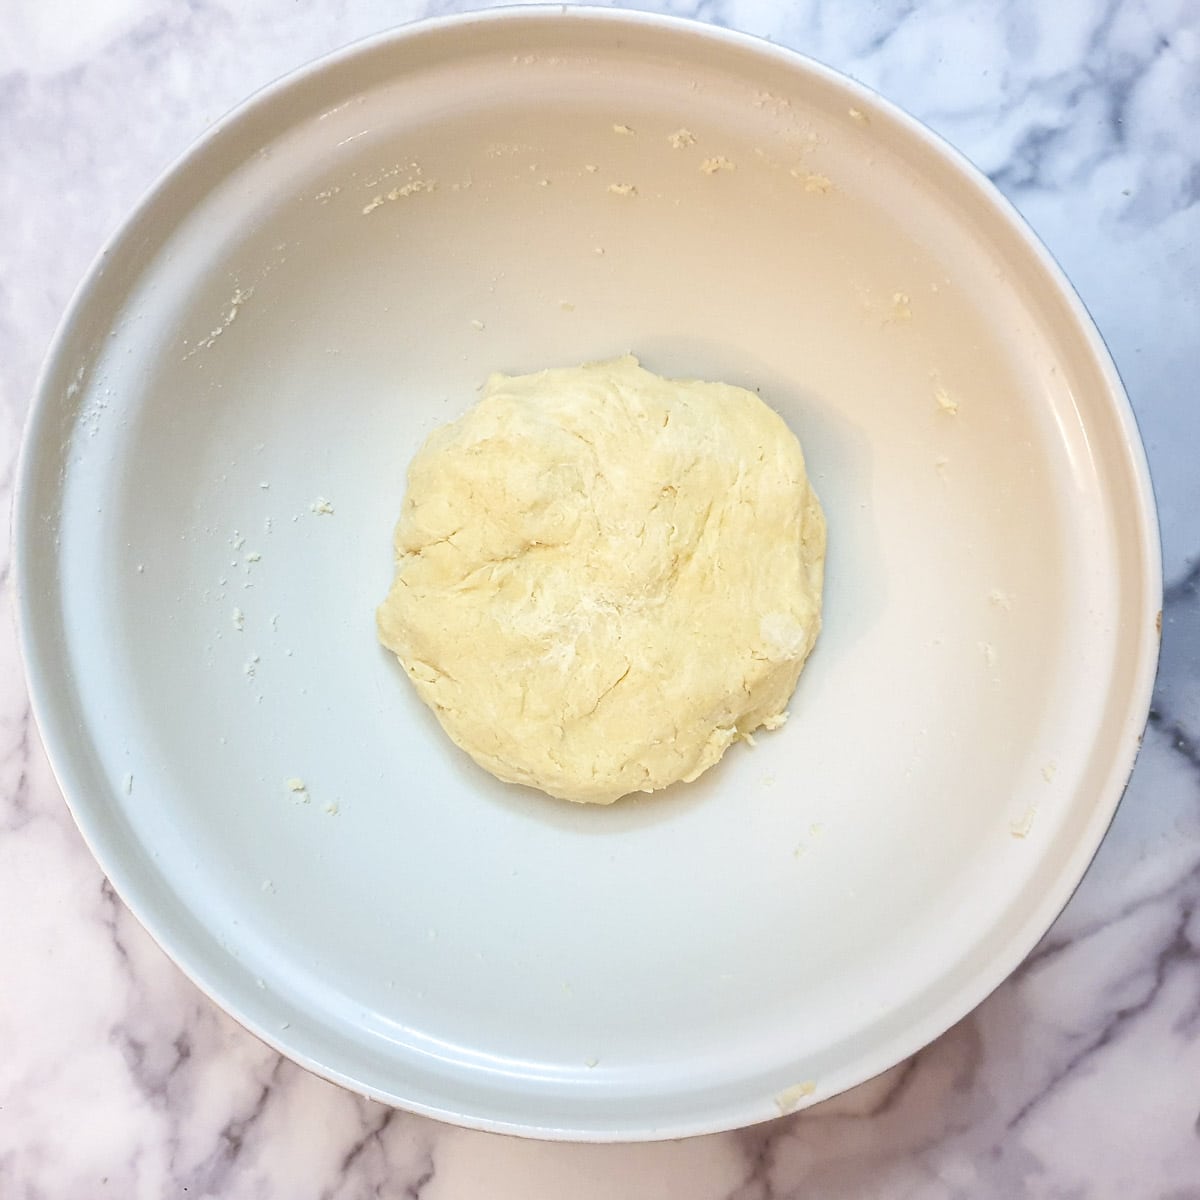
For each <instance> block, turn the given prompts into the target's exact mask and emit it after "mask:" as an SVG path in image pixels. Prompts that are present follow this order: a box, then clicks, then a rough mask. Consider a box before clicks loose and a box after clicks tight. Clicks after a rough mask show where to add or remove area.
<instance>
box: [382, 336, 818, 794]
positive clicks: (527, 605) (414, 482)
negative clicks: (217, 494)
mask: <svg viewBox="0 0 1200 1200" xmlns="http://www.w3.org/2000/svg"><path fill="white" fill-rule="evenodd" d="M395 549H396V577H395V582H394V583H393V584H392V588H391V590H390V592H389V593H388V596H387V599H386V600H385V601H384V602H383V604H382V605H381V606H380V608H379V610H378V614H377V617H378V627H379V637H380V640H381V641H382V642H383V644H384V645H385V646H387V647H388V648H389V649H390V650H392V651H393V652H394V653H395V654H396V656H397V657H398V658H399V660H400V662H401V664H402V665H403V667H404V669H405V671H407V672H408V675H409V677H410V678H411V679H412V681H413V684H414V685H415V686H416V689H417V691H418V693H419V694H420V696H421V699H422V700H424V701H425V702H426V703H427V704H428V705H429V706H430V707H431V708H432V709H433V711H434V712H435V713H436V714H437V717H438V720H439V721H440V722H441V723H442V727H443V728H444V729H445V730H446V732H447V733H448V734H449V735H450V737H451V738H453V739H454V741H455V742H457V743H458V744H459V745H460V746H461V747H462V748H463V749H464V750H466V751H467V753H468V754H470V755H471V757H472V758H474V759H475V761H476V762H477V763H479V764H480V765H481V766H483V767H485V768H486V769H487V770H489V771H491V772H492V773H493V774H494V775H498V776H499V777H500V778H501V779H505V780H509V781H510V782H513V783H522V784H528V785H530V786H532V787H536V788H541V789H542V790H543V791H545V792H549V793H550V795H552V796H558V797H561V798H563V799H565V800H574V801H581V802H583V801H591V802H593V803H598V804H608V803H611V802H612V801H613V800H616V799H617V798H618V797H620V796H624V795H625V794H627V793H629V792H634V791H643V792H650V791H654V790H656V789H657V788H663V787H666V786H667V785H668V784H670V783H674V782H676V781H677V780H681V779H683V780H691V779H695V778H696V777H697V776H698V775H699V774H701V772H703V771H706V770H707V769H708V768H709V767H711V766H712V765H713V763H715V762H716V761H717V760H718V759H719V758H720V757H721V755H722V754H723V753H724V752H725V749H726V747H728V746H729V744H730V743H731V742H732V741H734V739H736V738H738V737H748V735H749V734H750V733H751V732H752V731H753V730H755V729H757V728H759V727H760V726H765V727H766V728H768V729H774V728H775V727H777V726H778V725H781V724H782V723H783V721H784V720H785V719H786V715H787V714H786V713H785V711H784V710H785V708H786V706H787V703H788V700H789V698H790V697H791V694H792V691H793V690H794V688H795V686H796V680H797V679H798V678H799V675H800V670H801V668H802V667H803V665H804V660H805V659H806V658H807V657H808V653H809V651H810V650H811V649H812V647H813V642H814V641H815V640H816V637H817V632H818V630H819V629H820V625H821V585H822V580H823V576H824V560H825V518H824V516H823V514H822V512H821V506H820V504H819V502H818V500H817V497H816V494H815V493H814V492H813V490H812V488H811V487H810V486H809V483H808V478H807V475H806V473H805V469H804V457H803V454H802V453H801V450H800V444H799V442H797V440H796V438H795V436H794V435H793V434H792V433H791V431H790V430H789V429H788V427H787V426H786V425H785V424H784V423H783V421H782V419H781V418H780V417H779V416H778V415H777V414H776V413H775V412H773V411H772V410H771V409H770V408H768V407H767V405H765V404H764V403H763V402H762V401H761V400H759V399H758V397H757V396H755V395H753V394H752V393H750V392H747V391H744V390H743V389H741V388H735V387H729V386H727V385H725V384H720V383H693V382H683V381H678V380H668V379H661V378H659V377H658V376H657V375H653V374H651V373H650V372H649V371H646V370H644V369H643V368H642V367H641V366H639V365H638V361H637V359H635V358H632V357H625V358H618V359H614V360H612V361H611V362H601V363H591V364H589V365H587V366H583V367H577V368H570V369H559V370H549V371H539V372H538V373H536V374H533V375H522V376H518V377H514V378H509V377H506V376H503V375H493V376H492V377H491V378H490V379H489V380H488V383H487V387H486V389H485V391H484V394H483V399H482V400H481V401H480V402H479V404H478V405H477V406H476V407H475V408H473V409H472V410H471V411H470V412H468V413H467V414H466V416H464V417H462V418H461V419H460V420H458V421H455V422H454V423H453V424H451V425H447V426H445V427H444V428H442V429H439V430H436V431H435V432H434V433H433V434H432V435H431V436H430V438H429V440H428V441H427V442H426V443H425V445H424V447H423V448H422V449H421V451H420V452H419V453H418V454H417V456H416V457H415V458H414V459H413V461H412V464H411V466H410V467H409V472H408V494H407V496H406V497H405V500H404V506H403V511H402V513H401V515H400V520H399V524H398V525H397V528H396V536H395Z"/></svg>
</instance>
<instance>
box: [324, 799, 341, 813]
mask: <svg viewBox="0 0 1200 1200" xmlns="http://www.w3.org/2000/svg"><path fill="white" fill-rule="evenodd" d="M324 811H325V812H326V813H328V814H329V815H330V816H331V817H336V816H337V815H338V813H339V812H341V811H342V806H341V805H340V804H338V802H337V801H336V800H330V801H329V803H328V804H326V805H325V808H324Z"/></svg>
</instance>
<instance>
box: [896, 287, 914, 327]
mask: <svg viewBox="0 0 1200 1200" xmlns="http://www.w3.org/2000/svg"><path fill="white" fill-rule="evenodd" d="M891 319H892V320H893V321H911V320H912V308H911V306H910V303H909V298H908V293H907V292H893V293H892V316H891Z"/></svg>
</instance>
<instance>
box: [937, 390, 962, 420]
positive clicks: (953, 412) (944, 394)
mask: <svg viewBox="0 0 1200 1200" xmlns="http://www.w3.org/2000/svg"><path fill="white" fill-rule="evenodd" d="M933 398H934V399H935V400H936V401H937V406H938V409H939V411H941V412H944V413H945V414H946V415H947V416H948V417H957V416H958V401H957V400H956V399H955V398H954V397H953V396H951V395H950V393H949V392H948V391H946V389H945V388H944V387H943V386H942V385H941V384H940V383H935V384H934V386H933Z"/></svg>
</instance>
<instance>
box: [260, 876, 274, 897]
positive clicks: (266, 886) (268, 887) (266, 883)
mask: <svg viewBox="0 0 1200 1200" xmlns="http://www.w3.org/2000/svg"><path fill="white" fill-rule="evenodd" d="M261 890H262V891H264V892H266V893H267V895H269V896H270V895H274V893H275V884H274V883H273V882H272V881H271V880H270V879H264V880H263V881H262V889H261Z"/></svg>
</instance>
